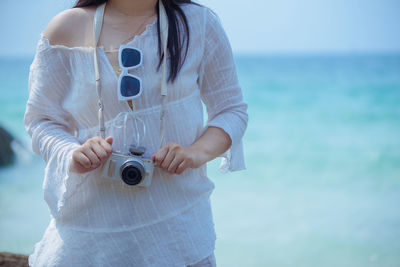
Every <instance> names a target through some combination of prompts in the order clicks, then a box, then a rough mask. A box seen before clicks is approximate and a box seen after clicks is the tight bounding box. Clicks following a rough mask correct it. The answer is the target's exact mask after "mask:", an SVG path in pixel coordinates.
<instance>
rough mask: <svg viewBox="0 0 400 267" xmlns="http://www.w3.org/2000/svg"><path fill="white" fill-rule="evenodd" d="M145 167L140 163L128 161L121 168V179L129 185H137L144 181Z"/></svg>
mask: <svg viewBox="0 0 400 267" xmlns="http://www.w3.org/2000/svg"><path fill="white" fill-rule="evenodd" d="M143 175H144V167H143V165H142V164H141V163H140V162H138V161H128V162H125V163H124V164H123V165H122V166H121V178H122V180H123V181H124V182H125V183H126V184H128V185H137V184H138V183H140V182H141V181H142V178H143Z"/></svg>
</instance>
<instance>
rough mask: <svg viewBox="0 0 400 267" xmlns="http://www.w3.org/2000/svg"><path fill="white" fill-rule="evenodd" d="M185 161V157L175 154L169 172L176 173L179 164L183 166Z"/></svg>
mask: <svg viewBox="0 0 400 267" xmlns="http://www.w3.org/2000/svg"><path fill="white" fill-rule="evenodd" d="M183 160H184V157H183V156H182V155H180V154H175V157H174V159H173V160H172V162H171V164H169V166H168V168H167V171H168V172H169V173H175V171H176V169H177V168H178V166H179V164H181V163H182V162H183Z"/></svg>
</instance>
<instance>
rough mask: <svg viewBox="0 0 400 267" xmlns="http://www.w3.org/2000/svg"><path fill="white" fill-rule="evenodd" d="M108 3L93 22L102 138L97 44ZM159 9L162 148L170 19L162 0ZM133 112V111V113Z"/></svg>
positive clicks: (102, 103) (98, 12)
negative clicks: (161, 56) (161, 52)
mask: <svg viewBox="0 0 400 267" xmlns="http://www.w3.org/2000/svg"><path fill="white" fill-rule="evenodd" d="M106 3H107V2H105V3H103V4H101V5H99V6H97V8H96V13H95V15H94V21H93V33H94V42H95V44H94V57H93V59H94V71H95V78H96V92H97V96H98V105H99V111H98V119H99V132H100V136H101V137H102V138H105V130H106V128H105V125H104V101H103V97H102V92H101V80H100V71H99V62H98V53H97V49H98V47H97V44H98V42H99V38H100V32H101V28H102V26H103V17H104V10H105V6H106ZM158 7H159V18H160V21H159V23H160V36H161V44H162V49H163V50H162V51H163V53H164V56H163V62H162V66H161V67H162V69H161V71H162V75H161V88H160V93H161V112H160V148H161V147H162V145H163V142H164V130H165V129H164V123H165V122H164V117H165V102H166V98H167V43H168V17H167V13H166V11H165V8H164V5H163V3H162V1H161V0H159V1H158ZM132 112H133V111H132Z"/></svg>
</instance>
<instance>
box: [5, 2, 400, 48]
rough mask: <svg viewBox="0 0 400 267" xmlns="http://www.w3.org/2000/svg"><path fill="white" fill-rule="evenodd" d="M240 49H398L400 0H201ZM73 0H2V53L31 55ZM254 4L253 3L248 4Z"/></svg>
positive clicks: (232, 43)
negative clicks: (43, 35)
mask: <svg viewBox="0 0 400 267" xmlns="http://www.w3.org/2000/svg"><path fill="white" fill-rule="evenodd" d="M198 2H200V3H202V4H204V5H206V6H208V7H210V8H212V9H213V10H214V11H215V12H216V13H217V14H218V16H219V17H220V19H221V22H222V25H223V27H224V29H225V31H226V32H227V34H228V37H229V40H230V42H231V45H232V49H233V51H234V52H235V53H242V54H271V53H272V54H273V53H288V54H290V53H366V52H377V53H382V52H383V53H385V52H396V53H400V0H279V1H272V0H251V1H246V2H245V1H238V0H199V1H198ZM73 3H74V1H73V0H34V1H29V0H22V1H21V0H20V1H15V0H1V3H0V34H1V36H3V37H4V38H2V42H1V44H0V56H32V55H33V54H34V52H35V49H36V43H37V41H38V39H39V35H40V33H41V32H42V31H43V30H44V29H45V28H46V26H47V24H48V22H49V21H50V20H51V18H52V17H54V16H55V15H56V14H57V13H59V12H60V11H62V10H64V9H67V8H70V7H71V6H72V5H73ZM248 3H250V4H248Z"/></svg>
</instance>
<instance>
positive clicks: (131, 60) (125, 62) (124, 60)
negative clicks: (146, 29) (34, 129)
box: [121, 48, 141, 68]
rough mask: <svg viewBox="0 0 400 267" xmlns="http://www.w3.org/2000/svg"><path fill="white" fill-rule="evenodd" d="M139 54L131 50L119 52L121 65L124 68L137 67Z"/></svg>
mask: <svg viewBox="0 0 400 267" xmlns="http://www.w3.org/2000/svg"><path fill="white" fill-rule="evenodd" d="M140 59H141V54H140V52H139V51H138V50H136V49H133V48H124V49H123V50H122V52H121V64H122V66H123V67H125V68H129V67H133V66H136V65H139V63H140Z"/></svg>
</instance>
